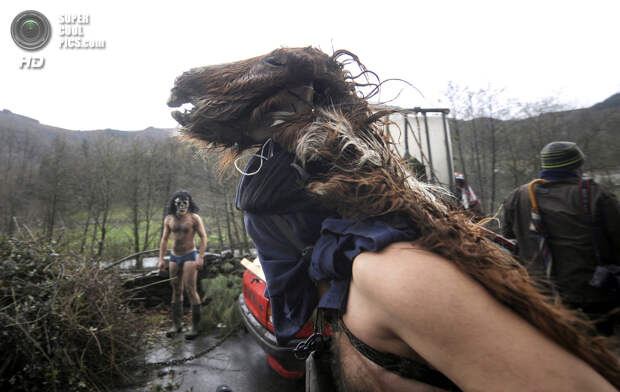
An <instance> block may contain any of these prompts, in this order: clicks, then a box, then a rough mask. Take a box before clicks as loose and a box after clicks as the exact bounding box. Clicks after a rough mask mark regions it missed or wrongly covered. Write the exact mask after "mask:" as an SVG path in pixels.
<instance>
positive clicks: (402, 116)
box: [373, 105, 455, 192]
mask: <svg viewBox="0 0 620 392" xmlns="http://www.w3.org/2000/svg"><path fill="white" fill-rule="evenodd" d="M381 109H399V110H402V112H399V113H394V114H391V115H390V116H389V117H388V118H389V120H390V121H389V122H388V124H387V125H386V127H387V131H388V132H389V133H390V135H391V136H392V139H393V140H394V142H395V147H396V149H397V150H398V153H399V154H400V156H401V157H403V158H404V159H405V160H406V161H407V163H408V164H409V167H410V169H411V170H412V171H413V172H414V174H415V175H416V176H418V177H419V178H421V179H423V180H424V181H427V182H430V183H434V184H438V185H442V186H443V187H445V188H447V189H449V190H450V191H451V192H454V190H455V189H454V188H455V184H454V166H453V163H452V142H451V139H450V126H449V124H448V119H447V114H448V113H449V112H450V110H449V109H445V108H437V109H435V108H420V107H415V108H412V109H402V108H395V107H390V106H379V105H377V106H375V107H373V110H381Z"/></svg>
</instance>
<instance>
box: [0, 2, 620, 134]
mask: <svg viewBox="0 0 620 392" xmlns="http://www.w3.org/2000/svg"><path fill="white" fill-rule="evenodd" d="M28 9H33V10H37V11H40V12H42V13H43V14H44V15H45V16H47V18H48V19H49V20H50V22H51V25H52V39H51V41H50V43H49V44H48V45H47V46H46V47H45V48H44V49H42V50H40V51H37V52H26V51H24V50H22V49H20V48H18V47H17V46H16V45H15V44H14V42H13V40H12V39H11V35H10V26H11V22H12V20H13V18H14V17H15V16H16V15H17V14H18V13H19V12H21V11H24V10H28ZM68 14H69V15H80V14H86V15H89V16H90V23H89V24H88V25H86V26H84V36H83V38H84V39H88V40H98V41H105V42H106V48H105V49H88V50H86V49H61V48H60V45H61V39H62V38H61V37H60V36H59V32H60V28H61V25H60V17H61V15H68ZM619 16H620V1H618V0H612V1H593V0H590V1H587V2H586V1H581V2H574V1H566V0H565V1H543V0H538V1H529V0H527V1H526V0H521V1H512V2H507V1H472V0H468V1H437V0H435V1H428V0H427V1H417V0H409V1H389V0H376V1H348V0H347V1H338V0H330V1H323V0H307V1H303V0H302V1H295V0H286V1H269V0H263V1H256V0H254V1H236V0H219V1H213V0H202V1H165V2H156V1H144V2H139V1H129V0H125V1H122V2H116V1H99V2H97V3H96V4H95V3H94V2H89V1H77V0H76V1H53V2H52V1H49V0H40V1H28V0H19V1H13V0H2V1H1V2H0V109H3V108H6V109H9V110H11V111H13V112H15V113H19V114H24V115H27V116H30V117H34V118H36V119H38V120H39V121H41V122H42V123H45V124H49V125H55V126H60V127H64V128H69V129H76V130H77V129H81V130H87V129H100V128H115V129H124V130H138V129H144V128H146V127H148V126H155V127H175V126H176V122H174V120H173V119H172V118H171V117H170V111H171V110H170V109H169V108H168V107H167V106H166V104H165V103H166V99H167V97H168V94H169V91H170V88H171V87H172V84H173V82H174V78H175V77H176V76H177V75H179V74H180V73H182V72H183V71H185V70H187V69H189V68H192V67H196V66H202V65H208V64H217V63H223V62H229V61H234V60H240V59H245V58H248V57H252V56H255V55H259V54H264V53H267V52H269V51H271V50H272V49H275V48H277V47H280V46H291V47H294V46H309V45H311V46H314V47H318V48H320V49H322V50H323V51H325V52H327V53H331V52H332V50H333V49H348V50H350V51H352V52H354V53H356V54H357V55H358V56H359V58H360V59H361V61H362V62H363V63H364V64H365V65H366V66H367V67H368V68H369V69H371V70H373V71H375V72H376V73H377V74H378V75H379V76H380V77H381V78H382V79H387V78H402V79H405V80H407V81H409V82H410V83H412V84H413V85H415V86H416V87H417V88H418V89H419V90H421V92H422V93H423V94H424V97H422V96H421V95H420V94H419V93H418V92H416V91H415V90H414V89H412V88H405V90H404V91H403V92H402V93H401V95H400V97H399V98H398V100H397V101H396V102H395V104H398V105H400V106H403V107H413V106H438V105H439V106H446V101H445V99H444V100H441V99H442V93H443V92H444V91H445V89H446V86H447V84H448V82H449V81H454V82H456V83H458V84H460V85H462V86H469V87H470V88H472V89H477V88H483V87H486V86H488V85H491V86H492V87H494V88H505V95H506V96H507V97H511V98H515V99H517V100H519V101H522V102H525V101H534V100H538V99H541V98H544V97H549V96H554V97H557V99H558V100H559V101H560V102H563V103H566V104H569V105H572V106H576V107H585V106H589V105H592V104H594V103H596V102H599V101H602V100H603V99H605V98H607V97H608V96H610V95H612V94H614V93H616V92H620V71H619V70H620V50H619V46H620V44H619V38H620V34H619V33H620V28H619V26H618V23H619V22H618V20H619V19H618V18H619ZM31 56H34V57H43V58H45V65H44V67H43V68H42V69H38V70H32V69H31V70H27V69H24V70H20V64H21V62H22V59H23V57H28V58H29V57H31ZM402 87H404V86H403V85H402V84H400V85H396V86H393V87H388V88H387V89H386V90H385V91H384V93H383V94H382V96H381V98H383V99H389V98H391V97H393V95H395V94H396V93H397V92H398V90H399V89H401V88H402Z"/></svg>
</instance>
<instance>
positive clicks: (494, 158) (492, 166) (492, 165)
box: [488, 117, 497, 214]
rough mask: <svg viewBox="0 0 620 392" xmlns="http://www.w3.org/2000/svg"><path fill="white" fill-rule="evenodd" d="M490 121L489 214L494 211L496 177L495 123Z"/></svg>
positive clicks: (491, 119)
mask: <svg viewBox="0 0 620 392" xmlns="http://www.w3.org/2000/svg"><path fill="white" fill-rule="evenodd" d="M490 121H491V209H490V210H488V211H489V212H490V213H491V214H493V212H494V211H495V189H496V183H495V179H496V175H495V165H496V160H497V158H496V156H497V154H496V151H495V131H496V129H495V122H494V121H493V118H492V117H491V118H490Z"/></svg>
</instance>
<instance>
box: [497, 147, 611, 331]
mask: <svg viewBox="0 0 620 392" xmlns="http://www.w3.org/2000/svg"><path fill="white" fill-rule="evenodd" d="M540 158H541V159H540V160H541V167H542V171H541V172H540V176H539V177H540V179H539V180H536V182H535V183H529V184H525V185H522V186H520V187H519V188H517V189H515V190H514V191H512V193H511V194H510V195H509V196H508V198H507V199H506V200H505V202H504V224H503V231H504V235H505V236H507V237H509V238H516V239H517V242H518V248H519V251H518V252H519V257H520V258H521V260H523V262H524V264H525V265H526V266H527V268H528V270H529V271H530V273H532V274H533V275H534V276H538V277H543V278H549V280H551V281H552V282H553V286H554V290H557V293H558V294H559V295H560V296H561V297H562V299H563V301H564V302H566V303H568V304H569V305H570V306H572V307H574V308H581V309H582V310H583V311H584V312H585V313H586V314H588V315H589V316H590V317H591V318H592V319H596V320H600V321H599V322H598V323H597V328H598V329H599V332H601V333H603V334H606V335H610V334H612V333H613V320H612V319H611V317H607V315H608V313H609V312H610V311H611V310H613V309H614V308H616V307H618V306H619V305H620V301H619V292H618V290H613V288H612V289H611V290H610V284H609V283H610V282H611V280H610V281H609V282H606V284H605V286H606V287H594V285H596V284H594V282H592V283H591V281H592V277H593V274H594V272H595V270H596V269H597V266H598V267H599V269H600V266H603V265H608V266H609V265H611V266H609V267H611V268H612V269H613V268H615V266H618V265H620V204H619V203H618V199H617V198H616V196H615V195H614V194H613V193H611V192H609V191H607V190H605V189H603V188H602V187H601V186H600V185H598V184H597V183H595V182H594V181H592V180H585V179H582V177H581V169H580V168H581V166H582V165H583V161H584V155H583V153H582V152H581V150H580V149H579V147H578V146H577V145H576V144H575V143H571V142H552V143H549V144H547V145H546V146H545V147H544V148H543V149H542V150H541V153H540ZM530 190H531V192H530ZM530 193H531V194H530ZM532 202H534V203H535V204H537V205H538V216H539V217H540V221H541V223H540V222H538V223H536V222H533V219H532V215H533V214H532V204H533V203H532ZM535 219H536V217H534V220H535ZM540 226H542V230H540V229H539V227H540ZM541 231H542V232H541ZM543 237H544V238H545V239H544V240H543V241H545V242H546V245H541V243H540V240H542V238H543ZM539 249H541V250H540V251H539ZM547 250H548V251H549V255H548V256H549V257H548V258H547V257H545V256H546V253H547ZM547 265H548V266H549V268H548V270H547V268H546V267H547ZM599 272H600V271H599ZM599 283H600V282H599ZM593 284H594V285H593Z"/></svg>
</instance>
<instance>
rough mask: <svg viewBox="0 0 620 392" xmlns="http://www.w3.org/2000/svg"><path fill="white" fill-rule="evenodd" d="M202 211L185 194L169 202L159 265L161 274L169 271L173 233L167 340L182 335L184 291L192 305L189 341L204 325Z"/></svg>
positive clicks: (203, 230)
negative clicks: (200, 290)
mask: <svg viewBox="0 0 620 392" xmlns="http://www.w3.org/2000/svg"><path fill="white" fill-rule="evenodd" d="M199 210H200V209H199V208H198V206H197V205H196V204H194V201H193V200H192V196H191V195H190V194H189V193H188V192H185V191H177V192H175V193H174V195H172V198H171V199H170V201H169V202H168V211H167V213H168V215H167V216H166V219H164V232H163V234H162V237H161V242H160V245H159V264H158V268H159V269H160V270H161V271H164V270H165V268H166V267H165V263H164V255H165V254H166V250H167V249H168V237H169V236H170V232H172V252H171V254H170V263H169V264H168V269H169V271H170V282H171V284H172V302H171V304H170V313H171V315H172V327H171V328H170V330H168V332H166V336H168V337H172V336H174V335H176V334H177V333H179V332H181V331H182V325H181V321H182V319H183V289H184V288H185V291H186V292H187V295H188V296H189V302H190V304H191V305H192V329H191V331H190V332H189V333H187V334H185V339H188V340H191V339H194V338H196V336H198V334H199V329H198V328H199V324H200V297H199V296H198V291H197V290H196V280H197V277H198V270H200V268H202V264H203V257H204V254H205V250H206V248H207V235H206V233H205V229H204V226H203V224H202V219H201V218H200V216H199V215H198V214H196V212H198V211H199ZM196 233H197V234H198V235H199V236H200V240H201V244H200V250H199V251H196V244H195V243H194V235H195V234H196Z"/></svg>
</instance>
